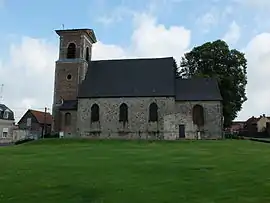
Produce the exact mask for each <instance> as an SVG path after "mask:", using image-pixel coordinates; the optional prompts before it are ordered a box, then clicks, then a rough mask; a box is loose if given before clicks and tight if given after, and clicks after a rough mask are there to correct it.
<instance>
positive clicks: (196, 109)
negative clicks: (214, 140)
mask: <svg viewBox="0 0 270 203" xmlns="http://www.w3.org/2000/svg"><path fill="white" fill-rule="evenodd" d="M192 119H193V123H194V124H196V125H198V126H203V125H204V109H203V107H202V106H201V105H199V104H196V105H195V106H193V109H192Z"/></svg>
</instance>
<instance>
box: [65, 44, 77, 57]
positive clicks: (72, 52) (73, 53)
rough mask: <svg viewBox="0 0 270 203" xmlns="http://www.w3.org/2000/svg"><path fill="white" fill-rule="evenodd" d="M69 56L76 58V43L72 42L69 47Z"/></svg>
mask: <svg viewBox="0 0 270 203" xmlns="http://www.w3.org/2000/svg"><path fill="white" fill-rule="evenodd" d="M67 58H68V59H74V58H76V45H75V44H74V43H70V44H69V45H68V49H67Z"/></svg>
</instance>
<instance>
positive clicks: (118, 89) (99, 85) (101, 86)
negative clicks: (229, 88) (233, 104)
mask: <svg viewBox="0 0 270 203" xmlns="http://www.w3.org/2000/svg"><path fill="white" fill-rule="evenodd" d="M174 64H175V63H174V59H173V58H172V57H166V58H141V59H118V60H101V61H91V62H90V63H89V67H88V71H87V74H86V77H85V80H84V81H83V82H82V84H81V85H80V88H79V94H78V98H106V97H176V100H222V98H221V95H220V92H219V88H218V85H217V81H216V80H214V79H205V78H193V79H181V78H177V77H176V70H175V66H174Z"/></svg>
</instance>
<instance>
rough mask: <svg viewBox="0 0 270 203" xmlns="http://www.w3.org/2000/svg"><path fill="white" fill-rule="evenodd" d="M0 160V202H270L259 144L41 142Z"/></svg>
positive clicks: (0, 153)
mask: <svg viewBox="0 0 270 203" xmlns="http://www.w3.org/2000/svg"><path fill="white" fill-rule="evenodd" d="M0 161H1V164H0V202H1V203H6V202H12V203H15V202H16V203H62V202H63V203H71V202H72V203H90V202H109V203H152V202H153V203H157V202H162V203H165V202H166V203H167V202H169V203H176V202H177V203H178V202H183V203H194V202H198V203H212V202H218V203H222V202H228V203H233V202H237V203H241V202H244V203H248V202H257V203H268V202H270V144H265V143H258V142H251V141H244V140H234V141H231V140H228V141H179V142H146V141H145V142H139V141H93V140H92V141H90V140H46V141H41V142H40V141H38V142H34V143H29V144H23V145H18V146H12V147H0Z"/></svg>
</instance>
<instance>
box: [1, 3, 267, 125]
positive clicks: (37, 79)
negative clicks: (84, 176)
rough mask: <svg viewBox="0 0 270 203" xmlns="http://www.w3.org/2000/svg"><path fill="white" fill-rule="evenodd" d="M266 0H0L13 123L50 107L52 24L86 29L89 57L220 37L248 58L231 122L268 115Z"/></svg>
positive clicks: (157, 52)
mask: <svg viewBox="0 0 270 203" xmlns="http://www.w3.org/2000/svg"><path fill="white" fill-rule="evenodd" d="M269 19H270V1H269V0H226V1H224V0H223V1H221V0H149V1H147V0H77V1H72V0H57V1H50V0H48V1H36V0H24V1H18V0H0V24H1V29H0V84H4V88H3V94H2V95H3V100H4V103H5V104H6V105H7V106H9V107H10V108H11V109H13V110H14V111H15V113H16V116H15V117H16V121H18V119H19V118H20V117H21V116H22V114H24V112H25V111H26V110H27V109H28V108H33V109H38V110H42V109H44V107H45V106H47V107H49V108H50V109H51V106H52V95H53V79H54V68H55V67H54V65H55V60H56V59H57V56H58V36H57V35H56V34H55V32H54V30H55V29H61V28H62V24H64V26H65V28H86V27H87V28H92V29H94V31H95V33H96V36H97V38H98V43H96V44H95V45H94V48H93V59H94V60H97V59H112V58H131V57H132V58H133V57H161V56H173V57H175V58H176V59H177V60H178V61H179V59H180V57H181V56H182V55H183V53H185V52H186V51H188V50H190V49H191V48H192V47H194V46H197V45H201V44H203V43H204V42H206V41H213V40H216V39H224V40H225V41H226V42H227V43H228V44H229V45H230V47H231V48H237V49H239V50H241V51H244V52H245V53H246V57H247V59H248V86H247V96H248V101H247V102H246V103H245V104H244V107H243V110H242V111H241V112H240V113H239V116H238V118H237V119H238V120H239V119H247V118H248V117H249V116H252V115H255V116H258V115H260V114H263V113H265V114H268V115H270V20H269Z"/></svg>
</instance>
